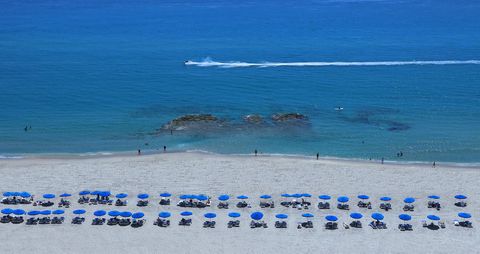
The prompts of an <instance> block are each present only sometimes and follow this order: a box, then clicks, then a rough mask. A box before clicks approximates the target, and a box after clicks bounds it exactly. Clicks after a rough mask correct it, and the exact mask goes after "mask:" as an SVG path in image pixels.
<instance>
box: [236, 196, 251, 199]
mask: <svg viewBox="0 0 480 254" xmlns="http://www.w3.org/2000/svg"><path fill="white" fill-rule="evenodd" d="M237 198H238V199H248V196H245V195H240V196H238V197H237Z"/></svg>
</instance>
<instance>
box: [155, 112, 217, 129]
mask: <svg viewBox="0 0 480 254" xmlns="http://www.w3.org/2000/svg"><path fill="white" fill-rule="evenodd" d="M212 124H213V125H216V124H219V120H218V118H217V117H216V116H214V115H211V114H190V115H184V116H181V117H178V118H175V119H173V120H172V121H170V122H169V123H167V124H165V125H163V126H162V129H163V130H183V129H186V128H188V127H199V126H205V125H206V126H208V125H212Z"/></svg>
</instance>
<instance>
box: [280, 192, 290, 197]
mask: <svg viewBox="0 0 480 254" xmlns="http://www.w3.org/2000/svg"><path fill="white" fill-rule="evenodd" d="M280 196H282V197H284V198H290V197H291V195H290V194H288V193H283V194H282V195H280Z"/></svg>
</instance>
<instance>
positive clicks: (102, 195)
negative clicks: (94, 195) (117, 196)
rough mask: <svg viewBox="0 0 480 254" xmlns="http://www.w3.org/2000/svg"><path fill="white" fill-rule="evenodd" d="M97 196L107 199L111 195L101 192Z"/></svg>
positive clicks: (108, 192)
mask: <svg viewBox="0 0 480 254" xmlns="http://www.w3.org/2000/svg"><path fill="white" fill-rule="evenodd" d="M98 195H100V197H109V196H110V195H112V193H110V191H101V192H100V193H98Z"/></svg>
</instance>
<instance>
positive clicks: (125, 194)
mask: <svg viewBox="0 0 480 254" xmlns="http://www.w3.org/2000/svg"><path fill="white" fill-rule="evenodd" d="M115 197H116V198H126V197H128V194H127V193H118V194H117V195H115Z"/></svg>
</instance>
